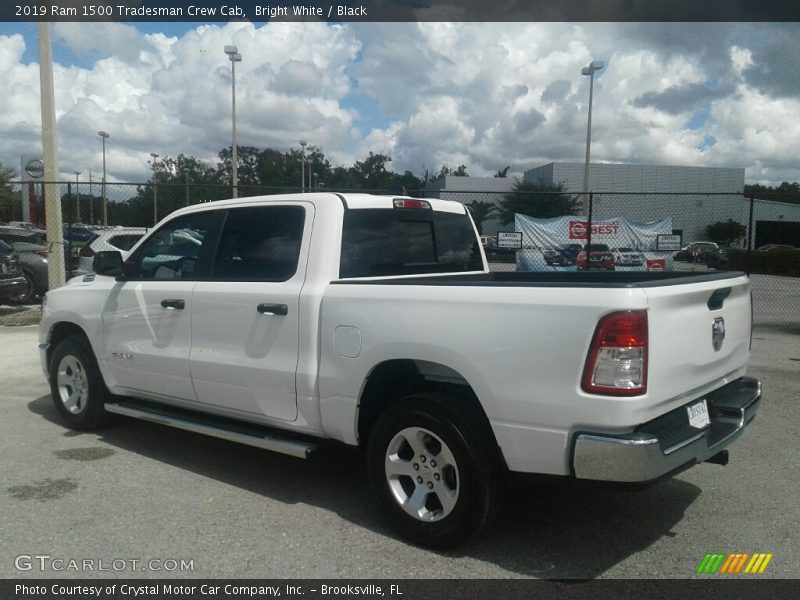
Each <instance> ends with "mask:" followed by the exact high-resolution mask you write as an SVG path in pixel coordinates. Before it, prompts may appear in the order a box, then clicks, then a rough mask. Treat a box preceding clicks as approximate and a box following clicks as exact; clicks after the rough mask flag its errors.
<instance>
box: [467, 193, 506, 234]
mask: <svg viewBox="0 0 800 600" xmlns="http://www.w3.org/2000/svg"><path fill="white" fill-rule="evenodd" d="M466 207H467V208H468V209H469V212H470V214H472V220H473V221H475V227H477V228H478V233H479V234H482V233H483V224H484V223H485V222H486V221H490V220H492V219H495V218H497V213H498V212H499V210H500V209H499V208H498V207H497V205H496V204H495V203H494V202H487V201H485V200H473V201H472V202H467V203H466Z"/></svg>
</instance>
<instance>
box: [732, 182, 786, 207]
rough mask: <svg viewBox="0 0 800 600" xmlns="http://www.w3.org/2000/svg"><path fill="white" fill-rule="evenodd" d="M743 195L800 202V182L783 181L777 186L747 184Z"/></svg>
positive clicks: (777, 200) (776, 200)
mask: <svg viewBox="0 0 800 600" xmlns="http://www.w3.org/2000/svg"><path fill="white" fill-rule="evenodd" d="M744 195H745V196H747V197H748V198H751V197H752V198H760V199H762V200H772V201H774V202H788V203H790V204H800V183H798V182H797V181H795V182H794V183H789V182H788V181H784V182H782V183H781V184H780V185H779V186H771V185H761V184H760V183H754V184H747V185H745V186H744Z"/></svg>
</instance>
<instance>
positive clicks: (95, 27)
mask: <svg viewBox="0 0 800 600" xmlns="http://www.w3.org/2000/svg"><path fill="white" fill-rule="evenodd" d="M53 38H54V47H53V50H54V58H55V62H56V65H55V95H56V105H57V110H56V113H57V118H58V143H59V161H60V170H61V172H62V174H64V177H67V174H69V178H70V179H72V178H73V177H74V175H72V172H73V171H76V170H77V171H81V172H82V173H83V174H84V175H83V177H86V175H87V174H88V170H89V168H91V169H92V171H93V173H99V172H100V171H101V167H102V156H101V141H100V138H99V137H98V136H97V134H96V132H97V130H99V129H103V130H106V131H108V132H109V133H110V134H111V139H110V140H108V146H107V164H108V172H109V180H110V181H142V180H145V179H146V178H147V176H148V173H147V170H148V164H147V161H148V159H149V158H150V157H149V154H150V152H157V153H159V154H160V155H162V156H163V155H170V156H175V155H177V154H179V153H186V154H191V155H194V156H197V157H198V158H202V159H205V160H209V161H212V162H214V161H215V160H216V154H217V152H218V151H219V149H220V148H222V147H223V146H226V145H230V133H231V120H230V102H231V98H230V92H231V90H230V63H229V61H228V60H227V57H226V56H225V54H224V53H223V50H222V48H223V46H224V45H226V44H236V45H237V46H238V47H239V51H240V52H241V54H242V55H243V61H242V62H241V63H238V64H237V68H236V87H237V96H236V99H237V114H238V119H237V127H238V141H239V144H240V145H252V146H257V147H260V148H264V147H271V148H276V149H279V150H284V151H285V150H287V149H289V148H290V147H299V144H298V140H300V139H306V140H308V141H309V143H310V144H313V145H317V146H320V147H321V148H322V150H323V151H324V152H325V153H326V155H328V157H329V158H330V159H331V161H332V162H333V163H334V164H348V165H349V164H351V163H352V161H353V160H354V159H359V158H362V157H363V156H365V155H366V154H367V152H369V151H373V152H383V153H388V154H390V155H391V156H392V157H393V159H394V160H393V163H392V168H393V169H394V170H397V171H402V170H405V169H409V170H411V171H413V172H414V173H416V174H421V173H422V172H423V171H424V170H425V169H430V170H438V169H439V167H440V166H441V165H442V164H447V165H450V166H453V167H455V166H458V165H459V164H466V165H467V166H468V167H469V172H470V174H471V175H491V174H493V173H495V172H496V171H497V170H498V169H501V168H503V167H505V166H506V165H510V166H511V173H512V174H515V175H520V174H521V173H522V171H524V170H525V169H528V168H532V167H535V166H539V165H541V164H544V163H547V162H551V161H577V162H582V161H583V157H584V152H585V142H586V139H585V136H586V109H587V104H588V85H589V81H588V78H587V77H582V76H581V75H580V70H581V67H583V66H585V65H586V64H588V63H589V62H590V61H591V60H602V61H605V62H606V65H607V68H606V69H605V70H603V71H601V72H600V74H599V76H598V78H597V79H596V80H595V97H594V106H593V114H592V117H593V134H592V159H593V161H601V162H629V163H637V164H661V165H664V164H673V165H698V166H721V167H744V168H745V169H746V179H747V181H748V182H749V183H756V182H761V183H780V182H781V181H784V180H788V181H798V180H800V160H799V159H798V154H799V151H800V68H798V65H799V64H800V50H798V48H799V47H800V44H798V39H800V24H795V23H786V24H742V23H738V24H737V23H713V24H690V23H674V24H671V23H656V24H646V25H645V24H636V23H626V24H623V23H619V24H617V23H580V24H569V23H363V24H333V25H327V24H322V23H308V22H306V23H286V22H284V23H270V24H253V23H250V22H239V23H227V24H218V25H217V24H191V23H188V24H187V23H184V24H175V23H171V24H167V23H164V24H146V25H143V24H124V23H58V24H55V25H54V26H53ZM0 81H1V82H2V89H3V93H2V94H0V163H2V164H4V165H7V166H10V167H12V168H15V169H17V170H19V165H20V155H21V154H37V153H40V152H41V129H40V105H39V69H38V42H37V29H36V25H35V24H19V23H17V24H12V23H0Z"/></svg>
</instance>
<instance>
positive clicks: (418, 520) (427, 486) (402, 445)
mask: <svg viewBox="0 0 800 600" xmlns="http://www.w3.org/2000/svg"><path fill="white" fill-rule="evenodd" d="M367 461H368V471H369V475H370V479H371V480H372V484H373V486H374V488H375V491H376V493H377V496H378V500H379V502H380V504H381V506H382V508H383V510H384V512H385V513H386V515H387V517H388V519H389V521H390V523H391V524H392V525H393V526H394V528H395V529H396V530H397V531H398V532H399V533H400V535H402V536H403V537H405V538H407V539H409V540H411V541H412V542H414V543H417V544H419V545H421V546H427V547H430V548H439V549H443V548H448V547H452V546H455V545H457V544H460V543H462V542H465V541H467V540H468V539H470V538H472V537H473V536H475V535H477V534H478V533H480V532H481V531H482V530H484V529H485V528H486V527H487V526H488V525H489V524H490V523H491V522H492V520H493V519H494V517H495V515H496V513H497V511H498V507H499V504H500V502H501V499H502V496H503V494H504V491H505V483H506V474H505V466H504V464H503V461H502V459H501V458H500V454H499V449H498V448H497V444H496V442H495V440H494V436H493V434H492V432H491V428H490V427H489V423H488V422H487V421H486V418H485V417H484V416H483V414H482V413H480V411H479V410H478V409H476V408H475V407H473V406H472V405H471V403H469V402H468V401H465V400H463V399H461V398H458V397H455V396H450V395H446V394H417V395H413V396H409V397H407V398H404V399H401V400H399V401H397V402H395V403H394V404H393V405H392V406H390V407H389V408H388V409H387V410H386V411H385V412H384V413H383V414H382V415H381V416H380V417H378V419H377V421H376V422H375V425H374V427H373V428H372V433H371V435H370V439H369V445H368V448H367Z"/></svg>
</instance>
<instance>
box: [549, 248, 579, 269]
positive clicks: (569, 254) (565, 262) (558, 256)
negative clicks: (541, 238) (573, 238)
mask: <svg viewBox="0 0 800 600" xmlns="http://www.w3.org/2000/svg"><path fill="white" fill-rule="evenodd" d="M582 249H583V246H581V245H580V244H563V245H561V246H557V247H554V248H545V249H544V250H542V257H543V258H544V262H546V263H547V264H548V265H549V266H551V267H570V266H572V265H574V264H575V263H576V262H577V260H578V253H579V252H580V251H581V250H582Z"/></svg>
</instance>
